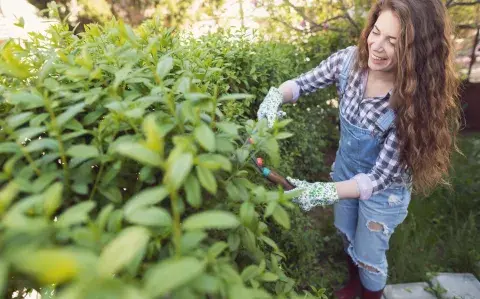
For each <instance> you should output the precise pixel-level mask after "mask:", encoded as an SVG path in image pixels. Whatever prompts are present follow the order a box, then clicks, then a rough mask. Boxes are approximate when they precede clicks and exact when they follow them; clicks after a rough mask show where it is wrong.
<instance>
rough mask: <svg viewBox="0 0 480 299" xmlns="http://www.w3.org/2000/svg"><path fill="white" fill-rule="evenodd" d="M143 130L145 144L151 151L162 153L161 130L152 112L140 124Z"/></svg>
mask: <svg viewBox="0 0 480 299" xmlns="http://www.w3.org/2000/svg"><path fill="white" fill-rule="evenodd" d="M142 127H143V132H144V134H145V137H146V139H147V140H146V144H147V147H148V148H149V149H151V150H152V151H156V152H159V153H160V154H163V146H164V144H163V137H162V132H161V130H160V128H159V126H158V125H157V122H156V121H155V116H154V115H153V114H150V115H148V116H147V117H146V118H145V120H144V121H143V124H142Z"/></svg>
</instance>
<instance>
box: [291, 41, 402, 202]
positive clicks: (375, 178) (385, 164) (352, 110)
mask: <svg viewBox="0 0 480 299" xmlns="http://www.w3.org/2000/svg"><path fill="white" fill-rule="evenodd" d="M349 49H350V48H346V49H343V50H340V51H338V52H336V53H334V54H332V55H331V56H330V57H328V58H327V59H326V60H324V61H322V62H321V63H320V64H319V65H318V66H317V67H315V68H314V69H312V70H310V71H309V72H307V73H304V74H301V75H300V76H298V77H297V78H295V79H293V80H292V81H293V82H295V83H296V85H298V87H299V90H297V92H294V100H296V98H298V96H300V95H302V94H309V93H312V92H314V91H316V90H317V89H319V88H325V87H327V86H328V85H330V84H332V83H338V80H339V75H340V72H341V67H342V63H343V60H344V58H345V57H346V53H347V51H348V50H349ZM366 77H367V76H366V72H362V71H353V72H352V73H351V75H350V80H351V81H350V82H349V84H351V85H350V86H353V89H354V90H353V92H348V93H346V94H345V97H344V98H343V99H342V101H341V102H340V104H339V107H340V110H341V113H342V115H344V116H345V117H346V118H347V119H348V121H350V122H351V123H352V124H354V125H356V126H359V127H361V128H365V129H369V130H377V125H376V123H375V122H376V121H377V119H378V118H379V117H380V116H381V115H383V114H385V113H386V111H387V108H388V106H389V104H388V102H389V101H388V100H389V98H390V94H391V93H390V92H389V93H388V94H386V95H385V96H383V97H375V98H362V95H363V94H364V91H365V87H366V81H367V80H366V79H367V78H366ZM337 90H338V85H337ZM349 95H350V96H349ZM351 95H353V96H351ZM366 175H367V176H368V178H369V179H370V181H371V183H372V185H371V188H372V193H376V192H378V191H381V190H383V189H385V188H387V187H388V186H389V185H391V184H392V183H394V182H395V183H404V182H405V178H406V175H407V173H406V171H405V168H404V167H402V166H401V164H400V162H399V144H398V139H397V135H396V130H395V127H394V125H393V126H392V127H391V128H390V130H388V131H387V132H386V134H385V136H383V142H382V149H381V151H380V154H379V156H378V157H377V160H376V162H375V165H374V167H373V168H372V169H371V171H370V172H369V173H367V174H366ZM407 180H408V178H407Z"/></svg>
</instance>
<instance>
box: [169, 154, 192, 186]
mask: <svg viewBox="0 0 480 299" xmlns="http://www.w3.org/2000/svg"><path fill="white" fill-rule="evenodd" d="M192 166H193V155H192V154H191V153H183V154H180V155H179V156H178V157H176V158H175V159H174V160H173V161H171V163H167V171H166V174H165V176H164V179H163V181H164V183H165V184H167V185H168V186H169V187H170V188H172V189H173V190H177V189H178V188H180V186H181V185H182V183H183V181H184V180H185V178H186V177H187V175H188V174H189V173H190V171H191V169H192Z"/></svg>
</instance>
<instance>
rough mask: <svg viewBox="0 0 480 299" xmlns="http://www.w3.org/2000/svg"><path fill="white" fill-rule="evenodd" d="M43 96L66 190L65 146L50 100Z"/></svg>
mask: <svg viewBox="0 0 480 299" xmlns="http://www.w3.org/2000/svg"><path fill="white" fill-rule="evenodd" d="M43 98H44V99H45V107H46V108H47V110H48V113H49V114H50V118H51V119H52V130H53V132H54V133H55V135H56V136H55V137H56V138H57V141H58V150H59V152H60V159H61V160H62V168H63V175H64V180H65V187H66V190H70V174H69V172H68V165H67V155H66V152H65V147H64V146H63V142H62V138H60V131H59V130H58V126H57V118H56V116H55V113H54V112H53V109H52V106H51V105H50V104H51V103H50V100H49V98H48V95H47V94H46V93H45V94H44V96H43ZM67 192H69V191H67Z"/></svg>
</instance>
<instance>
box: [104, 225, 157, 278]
mask: <svg viewBox="0 0 480 299" xmlns="http://www.w3.org/2000/svg"><path fill="white" fill-rule="evenodd" d="M149 238H150V236H149V232H148V231H147V230H146V229H145V228H143V227H128V228H126V229H124V230H122V232H121V233H120V234H119V235H118V236H117V237H116V238H115V239H113V240H112V241H111V242H110V243H108V244H107V246H105V248H104V249H103V250H102V253H101V254H100V258H99V260H98V271H99V273H100V275H103V276H106V277H108V276H110V275H112V274H115V273H117V272H118V271H119V270H120V269H122V268H123V267H124V266H125V265H127V264H128V263H129V262H130V261H132V259H133V258H134V257H135V256H136V255H137V254H138V253H139V252H140V251H141V250H143V248H144V247H145V246H146V245H147V242H148V240H149Z"/></svg>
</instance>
